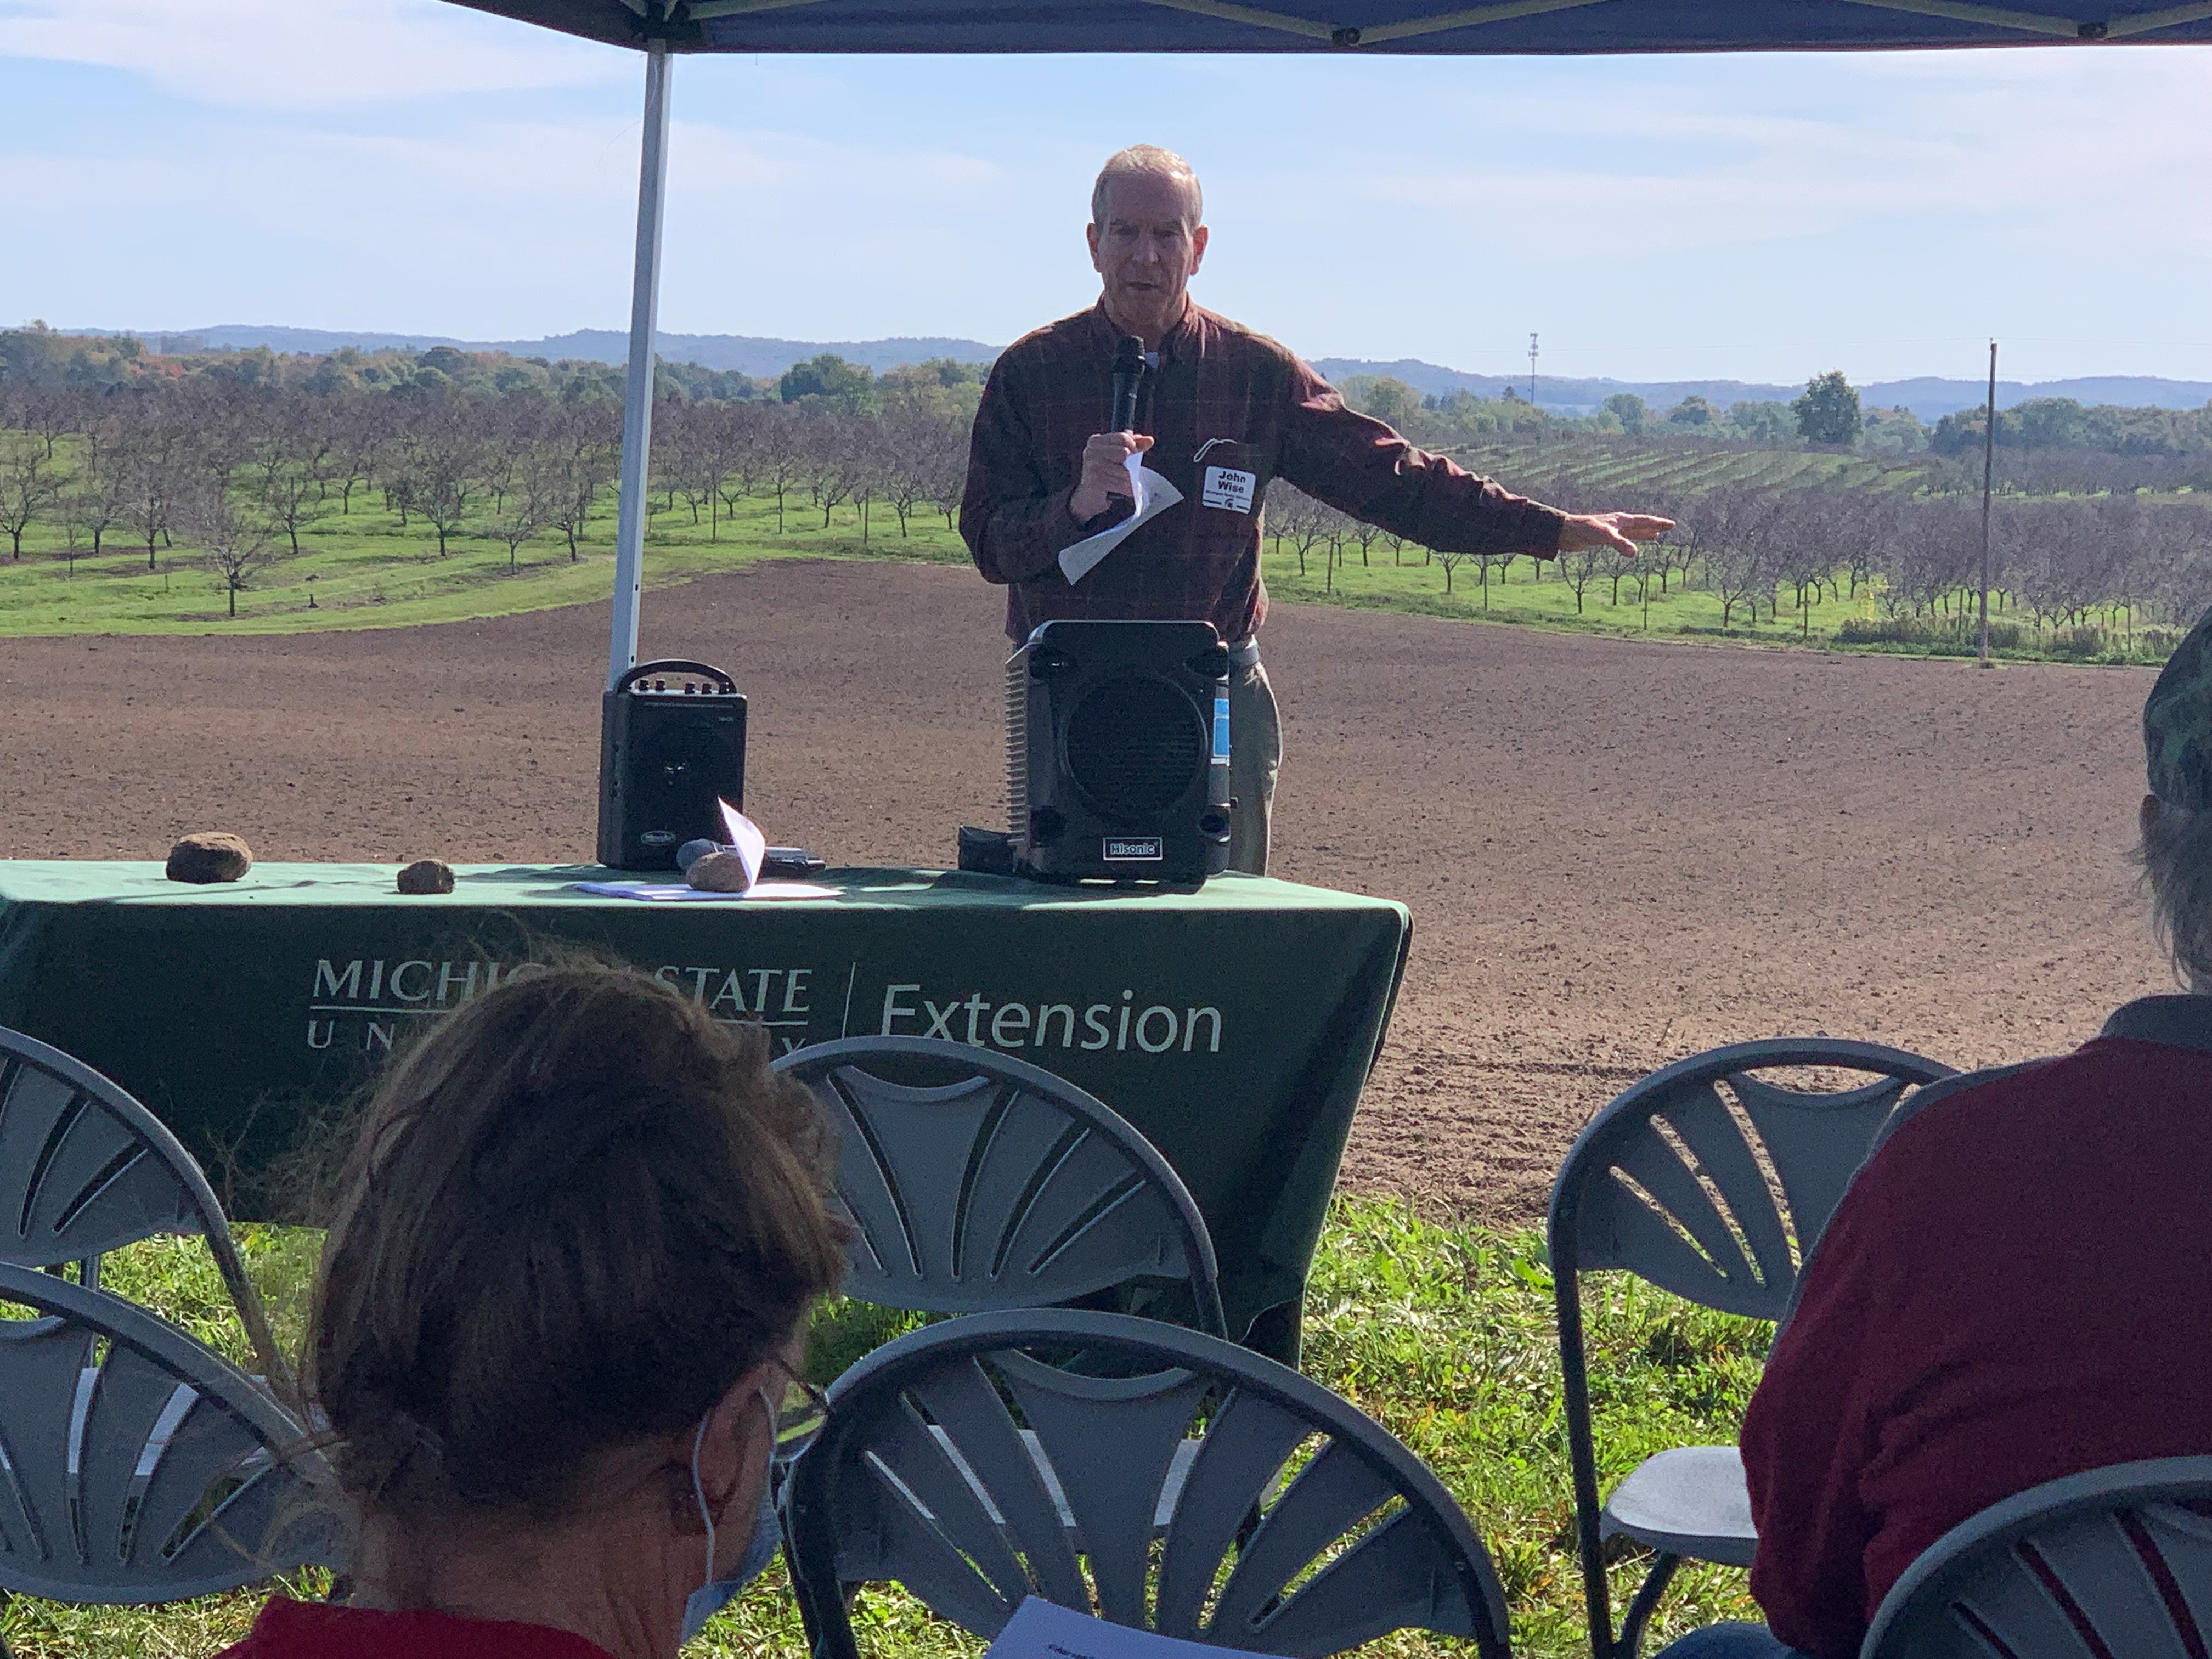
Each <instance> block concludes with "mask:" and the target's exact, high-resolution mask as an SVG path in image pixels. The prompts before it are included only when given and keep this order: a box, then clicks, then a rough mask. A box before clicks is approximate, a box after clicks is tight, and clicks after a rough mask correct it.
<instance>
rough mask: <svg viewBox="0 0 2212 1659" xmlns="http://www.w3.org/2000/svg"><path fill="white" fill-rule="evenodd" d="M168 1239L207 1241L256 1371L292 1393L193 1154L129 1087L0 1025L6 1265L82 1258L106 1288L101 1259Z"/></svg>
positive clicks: (0, 1195) (88, 1276) (89, 1276)
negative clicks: (113, 1252)
mask: <svg viewBox="0 0 2212 1659" xmlns="http://www.w3.org/2000/svg"><path fill="white" fill-rule="evenodd" d="M160 1233H185V1234H191V1233H197V1234H199V1235H200V1236H201V1237H203V1238H204V1239H205V1240H206V1242H207V1247H208V1252H209V1254H210V1255H212V1256H213V1257H214V1258H215V1265H216V1272H217V1273H220V1274H222V1282H223V1288H224V1289H226V1290H227V1291H229V1292H230V1299H231V1302H232V1304H233V1305H234V1306H235V1307H236V1308H237V1310H238V1316H239V1322H240V1324H241V1325H243V1326H244V1327H245V1329H246V1340H247V1341H248V1342H249V1343H250V1344H251V1345H252V1349H253V1357H254V1363H255V1364H257V1365H258V1367H259V1368H260V1370H261V1373H262V1375H263V1376H266V1377H268V1378H269V1379H270V1382H271V1383H273V1384H274V1385H275V1386H276V1388H277V1389H280V1390H282V1391H283V1392H285V1393H286V1394H287V1395H289V1393H290V1391H291V1389H292V1376H291V1371H290V1369H289V1367H288V1366H287V1365H286V1364H285V1363H284V1359H283V1355H282V1353H280V1352H278V1350H277V1346H276V1338H275V1336H274V1335H273V1334H271V1333H270V1328H269V1316H268V1315H267V1313H266V1312H265V1311H264V1310H263V1308H262V1305H261V1298H260V1297H259V1296H258V1295H257V1294H256V1293H255V1291H254V1289H253V1282H252V1280H251V1279H248V1278H247V1277H246V1267H245V1264H244V1263H243V1262H241V1261H240V1260H239V1256H238V1247H237V1245H236V1243H234V1241H233V1240H232V1238H231V1236H230V1223H229V1222H228V1220H227V1219H226V1218H224V1215H223V1212H222V1205H220V1204H219V1203H217V1202H216V1196H215V1190H214V1188H211V1187H210V1186H209V1185H208V1181H207V1176H205V1175H204V1174H203V1173H202V1172H201V1170H200V1166H199V1164H197V1162H196V1161H195V1160H194V1159H193V1158H192V1155H191V1153H190V1152H186V1151H185V1149H184V1146H183V1145H182V1143H180V1142H179V1140H178V1139H177V1138H176V1136H175V1135H173V1134H172V1133H170V1132H169V1128H168V1126H167V1124H165V1123H163V1122H162V1121H161V1119H159V1118H157V1117H155V1115H153V1113H151V1112H149V1111H148V1110H147V1109H146V1108H145V1107H143V1106H142V1105H140V1104H139V1103H138V1102H137V1101H136V1100H134V1099H132V1098H131V1096H130V1095H129V1094H128V1093H126V1092H125V1091H124V1089H123V1088H122V1086H121V1085H118V1084H117V1083H115V1082H113V1081H112V1079H108V1078H105V1077H102V1076H101V1075H100V1073H98V1072H95V1071H94V1070H93V1069H92V1068H91V1067H90V1066H87V1065H84V1064H83V1063H82V1062H81V1061H79V1060H72V1059H71V1058H70V1056H69V1055H67V1054H64V1053H63V1052H62V1051H61V1050H60V1049H58V1048H52V1047H50V1046H49V1045H48V1044H46V1043H43V1042H39V1041H37V1040H36V1039H35V1038H33V1037H27V1036H23V1035H22V1034H21V1032H19V1031H11V1030H6V1029H4V1028H0V1262H12V1263H15V1264H16V1265H17V1266H20V1267H62V1266H64V1265H65V1264H67V1263H69V1262H72V1261H74V1262H76V1263H78V1264H80V1266H79V1277H80V1278H81V1279H82V1281H83V1282H84V1283H86V1284H88V1285H98V1284H99V1282H100V1256H101V1255H104V1254H106V1252H108V1251H110V1250H119V1249H122V1248H123V1247H124V1246H125V1245H126V1244H135V1243H138V1242H139V1241H140V1240H141V1239H146V1238H151V1237H155V1235H156V1234H160Z"/></svg>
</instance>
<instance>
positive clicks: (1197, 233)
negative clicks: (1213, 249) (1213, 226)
mask: <svg viewBox="0 0 2212 1659" xmlns="http://www.w3.org/2000/svg"><path fill="white" fill-rule="evenodd" d="M1207 234H1208V233H1207V231H1206V227H1205V226H1204V225H1200V227H1199V228H1197V229H1196V230H1194V231H1193V232H1191V234H1190V269H1191V274H1192V275H1193V276H1196V275H1197V274H1198V268H1199V266H1200V265H1202V264H1205V263H1206V236H1207Z"/></svg>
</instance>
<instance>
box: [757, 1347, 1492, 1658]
mask: <svg viewBox="0 0 2212 1659" xmlns="http://www.w3.org/2000/svg"><path fill="white" fill-rule="evenodd" d="M1040 1349H1042V1350H1045V1351H1048V1352H1052V1353H1054V1354H1056V1355H1057V1354H1065V1353H1066V1352H1070V1351H1076V1352H1080V1353H1081V1354H1082V1355H1083V1356H1084V1357H1085V1360H1086V1361H1089V1362H1093V1363H1096V1362H1097V1361H1098V1360H1101V1359H1104V1360H1105V1361H1107V1362H1108V1363H1109V1364H1110V1365H1111V1366H1112V1367H1113V1369H1115V1370H1139V1371H1142V1372H1143V1373H1145V1374H1143V1375H1138V1376H1110V1377H1109V1376H1087V1375H1077V1374H1075V1373H1073V1372H1070V1371H1066V1370H1057V1369H1054V1367H1053V1366H1052V1365H1050V1364H1046V1363H1044V1362H1043V1360H1042V1359H1041V1358H1037V1357H1036V1353H1035V1352H1024V1351H1035V1350H1040ZM829 1401H830V1411H829V1426H828V1427H827V1428H826V1429H825V1430H824V1431H823V1436H822V1437H821V1438H820V1439H819V1440H818V1441H817V1442H816V1443H815V1444H814V1445H813V1447H811V1449H809V1450H808V1451H806V1452H805V1454H804V1455H802V1456H801V1457H800V1458H799V1462H798V1463H797V1465H796V1466H795V1468H793V1474H792V1476H791V1480H790V1482H789V1484H788V1485H787V1486H786V1488H785V1497H784V1503H785V1521H786V1526H787V1539H788V1541H789V1545H790V1554H791V1558H792V1559H793V1563H794V1565H793V1583H794V1586H795V1587H796V1589H797V1591H798V1594H799V1604H800V1608H801V1611H802V1612H803V1613H805V1617H806V1620H807V1628H808V1631H809V1633H810V1637H811V1640H812V1642H813V1647H814V1654H815V1656H816V1659H854V1656H856V1655H857V1652H858V1648H857V1645H856V1643H855V1640H854V1635H853V1630H852V1626H851V1622H850V1620H849V1618H848V1612H847V1606H846V1601H845V1597H844V1593H843V1591H844V1586H846V1585H848V1584H852V1583H860V1582H864V1581H872V1580H884V1579H895V1580H896V1581H898V1582H899V1583H903V1584H904V1585H905V1586H906V1587H907V1588H908V1589H909V1590H910V1591H912V1592H913V1594H915V1595H917V1596H919V1597H921V1600H922V1601H925V1602H927V1604H928V1605H929V1607H931V1608H932V1609H933V1611H935V1612H936V1613H939V1615H940V1616H942V1617H944V1618H947V1619H950V1620H954V1621H955V1622H957V1623H958V1624H960V1625H962V1626H965V1627H966V1628H967V1629H969V1630H970V1631H972V1632H975V1633H976V1634H978V1635H980V1636H994V1635H995V1634H997V1632H998V1631H999V1629H1000V1626H1003V1625H1004V1624H1005V1622H1006V1620H1007V1619H1008V1618H1009V1617H1010V1616H1012V1613H1013V1611H1014V1609H1015V1608H1016V1607H1018V1606H1019V1605H1020V1604H1021V1601H1022V1600H1023V1598H1024V1597H1025V1596H1027V1595H1039V1596H1042V1597H1043V1598H1044V1599H1045V1600H1047V1601H1055V1602H1058V1603H1059V1604H1060V1605H1061V1606H1063V1607H1073V1608H1075V1609H1076V1610H1078V1611H1079V1612H1083V1613H1093V1614H1095V1615H1096V1616H1097V1617H1101V1618H1104V1619H1108V1620H1113V1621H1114V1622H1115V1623H1117V1624H1123V1625H1131V1626H1139V1627H1141V1628H1147V1629H1151V1630H1154V1631H1157V1632H1160V1633H1161V1634H1164V1635H1168V1636H1176V1637H1181V1638H1185V1639H1188V1640H1193V1641H1200V1642H1209V1643H1212V1644H1217V1645H1219V1646H1223V1647H1229V1648H1238V1649H1243V1650H1248V1651H1252V1652H1259V1653H1267V1654H1276V1655H1283V1656H1288V1659H1317V1656H1321V1655H1325V1654H1333V1653H1337V1652H1340V1651H1342V1650H1345V1649H1346V1648H1350V1647H1354V1646H1357V1645H1358V1644H1360V1643H1363V1642H1367V1641H1370V1640H1372V1639H1374V1638H1376V1637H1379V1636H1383V1635H1385V1634H1387V1633H1388V1632H1391V1631H1394V1630H1398V1629H1402V1628H1405V1627H1407V1626H1413V1627H1416V1628H1420V1629H1426V1630H1432V1631H1437V1632H1442V1633H1444V1634H1447V1635H1452V1636H1458V1637H1462V1638H1468V1639H1471V1640H1473V1641H1474V1644H1476V1647H1477V1649H1478V1650H1479V1651H1480V1654H1481V1655H1482V1656H1483V1659H1504V1655H1505V1653H1506V1623H1505V1602H1504V1593H1503V1592H1502V1591H1501V1590H1500V1589H1499V1588H1498V1577H1497V1574H1496V1572H1495V1571H1494V1570H1493V1569H1492V1565H1491V1562H1490V1557H1489V1555H1488V1553H1486V1551H1485V1550H1484V1548H1483V1547H1482V1543H1481V1541H1480V1539H1479V1538H1477V1537H1476V1535H1475V1534H1474V1528H1472V1527H1471V1526H1469V1525H1468V1520H1467V1516H1465V1515H1464V1514H1462V1512H1461V1510H1460V1508H1459V1505H1458V1504H1455V1502H1453V1500H1452V1498H1451V1496H1450V1494H1449V1493H1448V1492H1445V1490H1444V1489H1443V1486H1442V1485H1441V1484H1439V1483H1438V1481H1437V1478H1436V1477H1435V1476H1434V1475H1433V1474H1431V1473H1430V1472H1429V1471H1428V1469H1427V1468H1425V1466H1424V1465H1423V1464H1422V1462H1421V1461H1420V1460H1419V1458H1418V1457H1416V1456H1414V1455H1413V1453H1411V1452H1410V1451H1408V1450H1407V1449H1406V1448H1405V1447H1403V1446H1402V1445H1401V1444H1400V1443H1398V1442H1397V1441H1396V1440H1395V1439H1394V1438H1392V1437H1391V1436H1390V1435H1389V1433H1388V1432H1387V1431H1385V1430H1383V1428H1382V1427H1381V1426H1380V1425H1377V1424H1376V1422H1375V1421H1374V1420H1373V1419H1370V1418H1369V1417H1367V1416H1365V1415H1364V1413H1361V1412H1360V1411H1359V1410H1358V1408H1357V1407H1354V1406H1352V1404H1351V1403H1350V1402H1349V1401H1345V1400H1343V1399H1340V1398H1339V1397H1338V1396H1337V1395H1334V1394H1332V1393H1330V1392H1329V1391H1328V1389H1324V1388H1322V1386H1321V1385H1320V1384H1319V1383H1315V1382H1312V1381H1311V1380H1310V1379H1308V1378H1306V1377H1304V1376H1299V1375H1298V1374H1297V1372H1296V1371H1293V1370H1290V1369H1289V1368H1288V1367H1286V1366H1283V1365H1279V1364H1276V1363H1275V1362H1274V1361H1273V1360H1271V1359H1265V1358H1261V1357H1260V1356H1259V1355H1257V1354H1255V1353H1253V1352H1249V1350H1247V1349H1244V1348H1240V1347H1237V1346H1235V1345H1233V1344H1231V1343H1229V1342H1225V1341H1223V1340H1220V1339H1218V1338H1216V1337H1210V1336H1206V1335H1203V1334H1199V1333H1197V1332H1194V1331H1188V1330H1184V1329H1182V1328H1179V1327H1176V1326H1171V1325H1162V1324H1159V1323H1158V1322H1155V1321H1152V1320H1146V1319H1134V1318H1131V1317H1129V1316H1127V1315H1122V1314H1104V1313H1091V1312H1081V1311H1073V1310H1044V1311H1039V1312H1030V1313H1004V1314H982V1315H977V1316H974V1317H971V1318H967V1319H958V1320H952V1321H950V1322H946V1323H944V1324H939V1325H934V1326H930V1327H928V1328H925V1329H922V1330H920V1331H915V1332H913V1333H911V1334H908V1335H907V1336H903V1337H901V1338H900V1339H899V1340H896V1341H895V1342H892V1343H889V1344H887V1345H886V1346H884V1347H882V1348H879V1349H878V1350H877V1351H876V1352H873V1353H872V1354H870V1355H869V1356H868V1357H867V1358H865V1359H862V1360H861V1361H860V1362H859V1363H858V1364H855V1365H854V1366H853V1368H852V1369H851V1370H848V1371H847V1372H846V1373H845V1374H844V1376H842V1377H840V1378H839V1379H838V1380H837V1382H836V1383H835V1384H834V1385H833V1386H832V1387H831V1389H830V1390H829ZM1017 1413H1018V1415H1017ZM1086 1568H1087V1571H1086Z"/></svg>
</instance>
